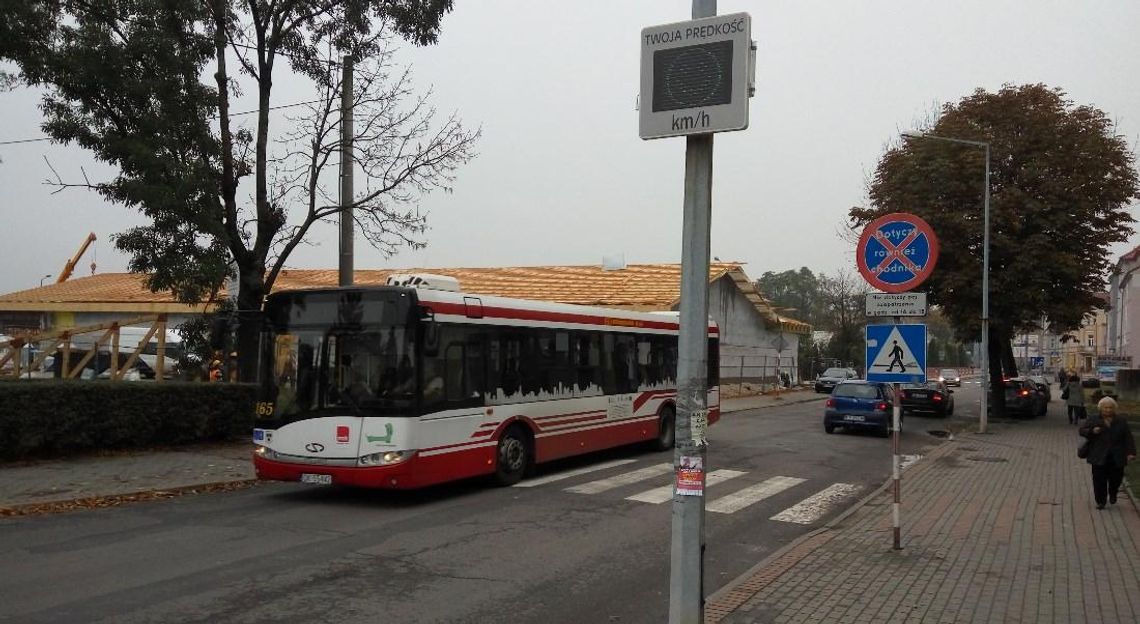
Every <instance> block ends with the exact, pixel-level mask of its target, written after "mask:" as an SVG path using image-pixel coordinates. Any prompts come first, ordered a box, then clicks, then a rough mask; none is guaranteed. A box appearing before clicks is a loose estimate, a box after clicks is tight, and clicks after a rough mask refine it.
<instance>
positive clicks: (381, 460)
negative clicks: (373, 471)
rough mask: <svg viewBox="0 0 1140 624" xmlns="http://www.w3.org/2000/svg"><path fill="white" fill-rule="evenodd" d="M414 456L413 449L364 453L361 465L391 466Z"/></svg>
mask: <svg viewBox="0 0 1140 624" xmlns="http://www.w3.org/2000/svg"><path fill="white" fill-rule="evenodd" d="M411 456H412V452H411V451H384V452H383V453H371V454H369V455H362V456H361V457H360V465H361V466H390V465H392V464H398V463H400V462H402V461H406V460H407V459H408V458H410V457H411Z"/></svg>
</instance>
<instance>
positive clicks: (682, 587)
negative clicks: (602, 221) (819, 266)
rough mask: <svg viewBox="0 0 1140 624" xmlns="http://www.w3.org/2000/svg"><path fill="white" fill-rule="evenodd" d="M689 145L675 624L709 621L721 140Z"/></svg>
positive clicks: (707, 138) (693, 140)
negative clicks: (713, 267)
mask: <svg viewBox="0 0 1140 624" xmlns="http://www.w3.org/2000/svg"><path fill="white" fill-rule="evenodd" d="M687 141H688V145H687V149H686V157H685V217H684V234H683V237H684V240H683V242H682V252H683V258H682V266H681V328H680V337H679V339H678V347H679V358H678V360H679V361H678V366H677V444H676V449H675V450H674V454H673V464H674V467H675V469H676V471H677V483H678V485H680V484H681V483H682V481H683V480H684V481H687V487H686V490H685V491H684V492H679V491H675V493H674V496H673V538H672V556H671V567H670V586H669V622H670V624H698V623H700V622H702V621H703V620H704V587H703V585H704V583H703V579H704V549H705V536H704V533H705V529H704V525H705V499H704V474H705V457H706V452H705V448H706V447H705V445H704V440H703V435H704V432H703V431H702V430H701V429H700V427H701V425H700V423H702V422H703V421H704V418H705V417H707V409H706V408H707V403H708V332H709V329H708V327H709V325H708V323H709V321H708V319H709V314H708V309H709V302H708V288H709V231H710V228H709V221H710V219H709V217H710V212H711V207H712V148H713V137H712V135H711V134H706V135H697V136H690V137H688V138H687ZM694 417H695V418H694ZM694 420H697V421H698V427H697V428H694V426H693V424H694ZM677 489H678V490H680V489H681V488H680V487H678V488H677Z"/></svg>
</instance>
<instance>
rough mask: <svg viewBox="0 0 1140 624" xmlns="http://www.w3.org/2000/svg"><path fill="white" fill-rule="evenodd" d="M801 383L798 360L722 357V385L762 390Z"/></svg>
mask: <svg viewBox="0 0 1140 624" xmlns="http://www.w3.org/2000/svg"><path fill="white" fill-rule="evenodd" d="M799 382H800V379H799V372H798V371H797V370H796V358H795V357H794V356H790V355H785V356H778V355H748V354H744V355H732V354H730V355H724V354H722V355H721V356H720V385H721V386H722V387H724V386H732V385H736V386H737V387H738V388H739V389H740V390H743V387H744V384H746V383H747V384H750V385H752V386H759V388H760V389H761V390H772V389H775V388H777V387H785V386H795V385H798V384H799Z"/></svg>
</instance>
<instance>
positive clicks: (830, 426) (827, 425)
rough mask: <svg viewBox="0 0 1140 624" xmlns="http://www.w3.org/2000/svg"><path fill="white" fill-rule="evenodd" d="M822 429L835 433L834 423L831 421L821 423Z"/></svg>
mask: <svg viewBox="0 0 1140 624" xmlns="http://www.w3.org/2000/svg"><path fill="white" fill-rule="evenodd" d="M823 430H824V431H826V432H827V433H835V425H833V424H831V423H823Z"/></svg>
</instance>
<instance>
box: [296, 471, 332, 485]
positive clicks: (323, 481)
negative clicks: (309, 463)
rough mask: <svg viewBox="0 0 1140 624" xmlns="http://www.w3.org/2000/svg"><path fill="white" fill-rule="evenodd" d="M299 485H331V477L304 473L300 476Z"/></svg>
mask: <svg viewBox="0 0 1140 624" xmlns="http://www.w3.org/2000/svg"><path fill="white" fill-rule="evenodd" d="M301 483H315V484H317V485H332V475H326V474H313V473H311V472H306V473H303V474H302V475H301Z"/></svg>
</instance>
